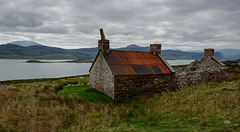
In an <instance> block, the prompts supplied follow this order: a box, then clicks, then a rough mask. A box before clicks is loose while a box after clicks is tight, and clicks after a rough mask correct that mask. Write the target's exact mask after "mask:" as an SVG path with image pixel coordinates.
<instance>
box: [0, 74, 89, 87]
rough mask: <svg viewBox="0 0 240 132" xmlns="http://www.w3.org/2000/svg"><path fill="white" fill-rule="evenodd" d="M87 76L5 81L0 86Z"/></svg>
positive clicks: (0, 82) (85, 75)
mask: <svg viewBox="0 0 240 132" xmlns="http://www.w3.org/2000/svg"><path fill="white" fill-rule="evenodd" d="M88 75H89V74H84V75H76V76H66V77H58V78H36V79H18V80H6V81H0V85H9V84H19V83H34V82H44V81H55V80H61V79H68V78H76V77H87V76H88Z"/></svg>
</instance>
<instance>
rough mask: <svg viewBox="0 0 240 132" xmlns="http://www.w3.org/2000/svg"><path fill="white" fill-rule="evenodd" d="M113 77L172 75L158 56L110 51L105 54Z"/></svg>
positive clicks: (137, 52)
mask: <svg viewBox="0 0 240 132" xmlns="http://www.w3.org/2000/svg"><path fill="white" fill-rule="evenodd" d="M103 56H104V58H105V60H106V61H107V63H108V65H109V66H110V68H111V70H112V72H113V75H151V74H170V73H171V72H170V70H169V69H168V67H167V66H166V65H165V64H164V62H163V61H162V60H161V59H160V58H159V57H158V56H156V55H154V54H152V53H147V52H139V51H120V50H110V52H109V53H107V54H106V53H104V54H103Z"/></svg>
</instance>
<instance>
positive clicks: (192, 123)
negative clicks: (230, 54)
mask: <svg viewBox="0 0 240 132" xmlns="http://www.w3.org/2000/svg"><path fill="white" fill-rule="evenodd" d="M239 71H240V67H231V69H230V78H229V80H226V81H216V82H214V81H213V82H208V83H203V84H201V85H198V86H195V87H190V88H187V89H183V90H178V91H176V92H168V93H163V94H162V95H155V96H153V97H151V98H147V97H141V98H138V99H131V100H126V101H122V102H114V101H112V100H111V99H110V98H109V97H107V96H105V95H104V94H102V93H100V92H98V91H95V90H92V89H89V88H88V85H87V84H88V77H84V78H82V77H81V78H80V77H75V78H70V79H61V80H53V81H44V82H37V83H21V84H14V85H3V86H0V104H1V105H0V131H64V132H65V131H74V132H75V131H240V72H239ZM227 121H230V122H231V123H228V124H227ZM224 122H225V123H224Z"/></svg>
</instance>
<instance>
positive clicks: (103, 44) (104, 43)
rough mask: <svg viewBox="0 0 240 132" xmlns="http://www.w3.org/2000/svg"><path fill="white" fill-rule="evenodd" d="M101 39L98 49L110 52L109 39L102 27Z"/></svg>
mask: <svg viewBox="0 0 240 132" xmlns="http://www.w3.org/2000/svg"><path fill="white" fill-rule="evenodd" d="M100 35H101V39H100V40H98V51H100V52H102V53H109V40H107V39H105V35H104V32H103V29H100Z"/></svg>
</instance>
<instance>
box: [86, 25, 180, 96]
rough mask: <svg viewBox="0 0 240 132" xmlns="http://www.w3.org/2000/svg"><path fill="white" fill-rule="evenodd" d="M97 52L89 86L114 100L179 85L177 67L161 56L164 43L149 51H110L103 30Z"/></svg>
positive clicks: (152, 92)
mask: <svg viewBox="0 0 240 132" xmlns="http://www.w3.org/2000/svg"><path fill="white" fill-rule="evenodd" d="M100 33H101V39H100V40H99V41H98V54H97V56H96V58H95V60H94V62H93V64H92V66H91V68H90V70H89V87H90V88H95V89H97V90H99V91H102V92H104V93H105V94H107V95H108V96H110V97H111V98H112V99H114V100H120V99H126V98H132V97H137V96H141V95H152V94H155V93H161V92H162V91H169V90H171V89H175V88H176V83H175V72H174V69H173V68H172V67H171V66H170V65H169V64H168V62H167V61H166V60H165V59H164V58H163V57H162V55H161V44H151V45H150V52H140V51H121V50H110V49H109V40H107V39H105V36H104V33H103V30H102V29H100Z"/></svg>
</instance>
